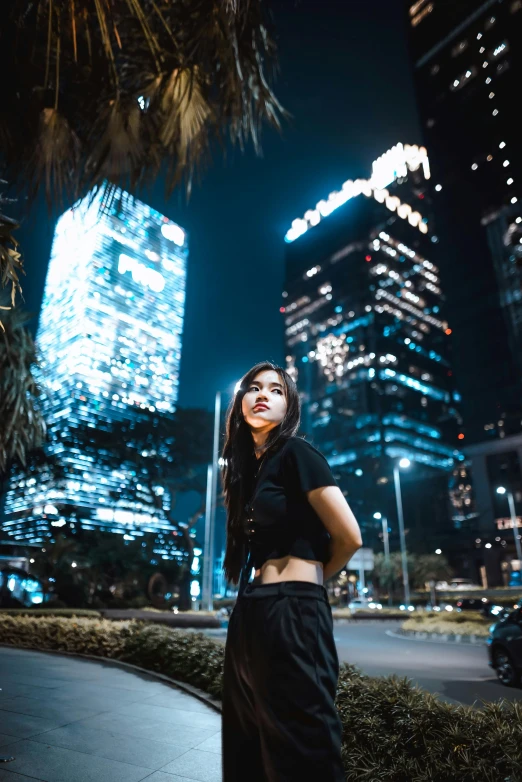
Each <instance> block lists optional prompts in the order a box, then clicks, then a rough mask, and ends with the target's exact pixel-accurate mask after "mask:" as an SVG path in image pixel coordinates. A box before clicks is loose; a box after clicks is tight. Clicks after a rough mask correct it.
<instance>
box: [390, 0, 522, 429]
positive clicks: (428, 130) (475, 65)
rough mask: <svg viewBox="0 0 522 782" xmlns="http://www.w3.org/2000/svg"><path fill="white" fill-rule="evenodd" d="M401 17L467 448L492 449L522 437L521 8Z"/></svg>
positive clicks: (411, 6) (493, 2)
mask: <svg viewBox="0 0 522 782" xmlns="http://www.w3.org/2000/svg"><path fill="white" fill-rule="evenodd" d="M405 13H406V25H407V30H408V37H409V42H410V49H411V55H412V62H413V73H414V81H415V86H416V92H417V98H418V107H419V113H420V117H421V121H422V128H423V136H424V140H425V142H426V145H427V147H428V150H429V154H430V162H431V166H432V172H433V179H432V182H433V190H432V192H433V196H434V198H433V211H434V215H435V218H436V220H437V232H438V233H439V236H440V240H441V245H442V246H443V248H444V252H443V253H442V254H441V275H442V279H443V281H444V280H447V284H446V285H445V293H446V296H447V303H448V316H449V318H450V319H451V321H452V324H453V329H454V353H455V373H456V377H457V382H458V384H459V388H460V391H461V393H462V397H463V402H464V404H463V417H464V426H465V431H466V442H474V443H478V442H481V441H484V440H490V441H494V440H496V439H498V438H499V437H505V436H509V435H515V434H517V433H520V432H521V431H522V209H521V201H520V199H521V198H522V191H521V189H520V185H521V183H522V149H521V146H520V140H519V131H518V128H519V120H518V110H519V107H518V100H517V99H518V94H519V91H520V81H521V79H522V0H502V1H500V0H482V1H480V0H459V2H453V3H451V2H440V1H439V0H437V1H436V2H433V1H432V2H430V1H429V0H420V1H417V2H407V3H406V5H405ZM435 187H437V188H438V190H435Z"/></svg>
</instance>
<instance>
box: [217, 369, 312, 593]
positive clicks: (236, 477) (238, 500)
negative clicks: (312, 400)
mask: <svg viewBox="0 0 522 782" xmlns="http://www.w3.org/2000/svg"><path fill="white" fill-rule="evenodd" d="M266 370H274V371H275V372H277V374H278V375H279V377H280V378H281V383H282V384H283V386H284V393H285V397H286V403H287V407H286V414H285V417H284V418H283V420H282V421H281V423H280V424H278V426H275V427H274V428H273V429H271V430H270V432H269V433H268V437H267V440H266V446H267V451H272V450H276V449H278V448H279V447H281V446H282V445H283V444H284V442H286V440H288V438H289V437H293V436H294V435H295V434H296V432H297V431H298V429H299V424H300V422H301V401H300V399H299V393H298V391H297V386H296V384H295V383H294V381H293V380H292V378H291V377H290V375H289V374H288V372H286V370H285V369H283V367H280V366H277V364H273V363H272V362H270V361H262V362H261V363H260V364H256V365H255V366H253V367H252V369H249V370H248V372H247V373H246V374H245V375H243V377H242V378H241V381H240V385H239V388H238V390H237V392H236V394H235V396H234V399H233V400H232V401H231V402H230V405H229V407H228V410H227V415H226V430H225V433H226V434H225V444H224V446H223V452H222V454H221V456H222V465H223V466H222V477H223V494H224V500H225V507H226V509H227V544H226V551H225V560H224V562H223V572H224V575H225V578H226V580H227V581H229V582H231V583H233V584H237V583H238V582H239V577H240V573H241V566H242V564H243V553H244V543H245V534H244V530H243V513H244V506H245V504H246V503H247V502H248V501H249V499H250V496H251V493H252V490H253V488H254V483H253V479H254V468H255V465H256V456H255V453H254V440H253V437H252V433H251V431H250V427H249V425H248V424H247V422H246V421H245V419H244V418H243V413H242V403H243V397H244V395H245V394H246V392H247V391H248V389H249V388H250V386H251V385H252V381H253V379H254V378H255V376H256V375H257V374H258V373H259V372H264V371H266Z"/></svg>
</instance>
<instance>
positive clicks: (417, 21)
mask: <svg viewBox="0 0 522 782" xmlns="http://www.w3.org/2000/svg"><path fill="white" fill-rule="evenodd" d="M432 11H433V3H430V4H429V5H427V6H426V7H425V8H423V9H422V11H421V12H420V13H419V14H417V16H414V17H413V19H412V20H411V26H412V27H417V25H418V24H420V22H422V20H423V19H424V18H425V17H426V16H428V14H431V12H432ZM410 13H411V9H410Z"/></svg>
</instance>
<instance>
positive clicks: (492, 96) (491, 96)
mask: <svg viewBox="0 0 522 782" xmlns="http://www.w3.org/2000/svg"><path fill="white" fill-rule="evenodd" d="M488 97H489V99H490V100H491V98H494V97H495V93H494V92H490V93H489V95H488Z"/></svg>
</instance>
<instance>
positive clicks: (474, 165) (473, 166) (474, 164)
mask: <svg viewBox="0 0 522 782" xmlns="http://www.w3.org/2000/svg"><path fill="white" fill-rule="evenodd" d="M471 168H472V170H473V171H476V170H477V168H478V165H477V164H476V163H473V165H472V166H471Z"/></svg>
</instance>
